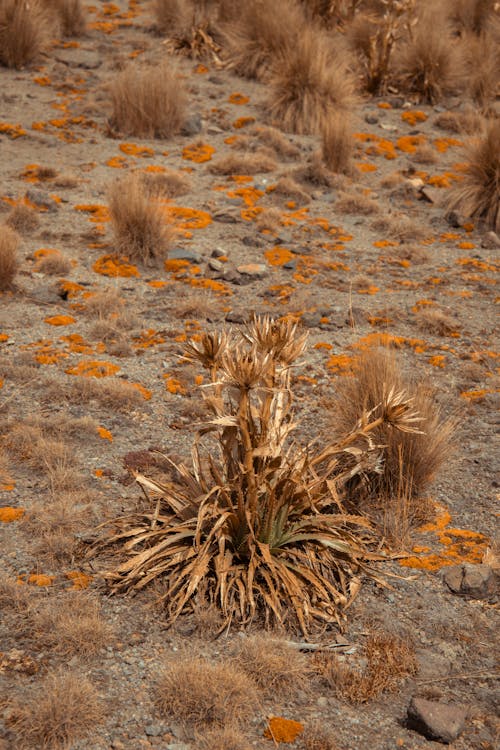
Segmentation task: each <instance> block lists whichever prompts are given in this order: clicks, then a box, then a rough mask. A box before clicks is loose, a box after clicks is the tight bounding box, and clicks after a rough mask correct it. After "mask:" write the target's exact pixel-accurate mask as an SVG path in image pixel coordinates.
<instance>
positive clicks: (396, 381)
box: [332, 349, 456, 505]
mask: <svg viewBox="0 0 500 750" xmlns="http://www.w3.org/2000/svg"><path fill="white" fill-rule="evenodd" d="M391 389H395V390H396V391H400V390H402V389H403V390H404V391H405V392H406V393H408V394H409V397H410V398H411V399H412V400H411V403H412V407H413V408H414V409H415V410H416V411H417V412H418V414H419V416H420V420H421V421H420V422H419V424H418V430H419V432H405V431H403V430H393V429H391V428H390V427H389V426H387V425H380V427H379V428H378V429H377V430H375V431H374V432H373V439H374V441H375V442H376V443H379V444H383V445H385V446H386V448H385V455H384V461H383V463H382V464H381V466H380V467H379V471H378V473H374V474H371V475H370V476H369V477H365V482H364V488H363V489H362V488H360V487H357V488H355V489H354V488H353V491H352V493H351V497H352V498H353V499H354V498H357V500H358V501H359V500H360V499H361V498H363V495H365V496H366V494H368V495H369V496H371V497H376V496H380V495H382V496H384V497H389V496H394V497H398V496H400V495H404V493H405V492H407V491H408V490H410V492H411V495H412V498H413V504H414V505H418V503H417V500H418V498H421V496H422V494H423V492H424V490H425V489H426V488H427V487H428V485H429V484H430V483H431V482H432V480H433V479H434V477H435V475H436V473H437V472H438V470H439V468H440V467H441V466H442V465H443V463H444V462H445V461H446V459H447V458H449V456H450V453H451V450H452V438H453V436H454V432H455V429H456V422H455V420H454V419H452V418H445V417H444V416H443V414H442V410H441V408H440V406H439V405H438V404H437V403H436V401H435V394H434V392H433V390H432V389H431V388H430V387H428V386H426V385H424V384H422V383H420V384H416V385H415V384H413V383H412V382H411V380H409V379H408V378H406V377H404V376H403V374H402V373H401V371H400V370H399V368H398V366H397V363H396V359H395V357H394V355H393V354H392V353H391V352H388V351H386V350H384V349H378V350H377V349H374V350H369V351H367V352H365V353H364V354H363V355H361V356H360V357H359V358H358V360H357V362H356V365H355V368H354V377H352V378H343V379H342V380H339V382H338V384H337V391H336V395H335V398H334V400H333V403H332V419H333V424H332V426H333V428H334V429H335V430H338V431H339V434H342V432H343V431H345V430H346V429H348V428H349V425H352V424H353V423H355V422H356V420H358V419H359V418H360V414H361V413H362V411H364V410H370V409H373V408H376V406H377V404H380V403H381V401H383V400H384V398H385V394H386V393H387V391H388V390H391Z"/></svg>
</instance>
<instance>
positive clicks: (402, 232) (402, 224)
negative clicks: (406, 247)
mask: <svg viewBox="0 0 500 750" xmlns="http://www.w3.org/2000/svg"><path fill="white" fill-rule="evenodd" d="M370 226H371V228H372V229H373V230H374V231H375V232H380V234H382V235H383V236H384V237H389V238H390V239H391V240H399V242H412V241H413V242H415V241H418V240H423V239H425V238H426V237H427V236H428V231H426V230H425V229H424V228H423V227H422V226H421V225H420V224H419V223H418V222H417V221H413V220H412V219H411V218H409V217H408V216H405V215H404V214H401V213H393V214H387V215H385V216H379V217H378V218H376V219H375V220H374V221H372V223H371V225H370Z"/></svg>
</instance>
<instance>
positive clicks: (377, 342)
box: [351, 332, 427, 354]
mask: <svg viewBox="0 0 500 750" xmlns="http://www.w3.org/2000/svg"><path fill="white" fill-rule="evenodd" d="M379 346H381V347H384V348H389V347H391V348H395V349H400V348H401V347H402V346H409V347H410V348H412V349H413V350H414V351H415V352H417V354H421V353H422V352H424V351H425V350H426V348H427V347H426V344H425V341H423V340H422V339H410V338H406V337H405V336H394V335H392V334H391V333H381V332H374V333H368V334H367V335H366V336H362V337H361V338H360V339H358V341H356V342H354V344H351V347H352V348H353V349H360V350H361V351H366V350H367V349H371V348H372V347H379Z"/></svg>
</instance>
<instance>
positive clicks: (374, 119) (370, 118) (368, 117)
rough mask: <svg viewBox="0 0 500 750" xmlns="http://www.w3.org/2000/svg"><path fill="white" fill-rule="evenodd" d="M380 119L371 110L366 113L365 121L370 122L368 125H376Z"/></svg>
mask: <svg viewBox="0 0 500 750" xmlns="http://www.w3.org/2000/svg"><path fill="white" fill-rule="evenodd" d="M378 121H379V118H378V116H377V115H374V114H372V113H371V112H369V113H368V114H367V115H365V122H367V123H368V125H376V124H377V123H378Z"/></svg>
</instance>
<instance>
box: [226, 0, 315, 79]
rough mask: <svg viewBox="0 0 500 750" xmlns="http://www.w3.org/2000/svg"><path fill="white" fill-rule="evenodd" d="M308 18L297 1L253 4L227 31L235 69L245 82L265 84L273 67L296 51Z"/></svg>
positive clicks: (253, 1)
mask: <svg viewBox="0 0 500 750" xmlns="http://www.w3.org/2000/svg"><path fill="white" fill-rule="evenodd" d="M304 23H305V18H304V14H303V12H302V9H301V8H300V5H299V4H298V3H297V2H295V0H275V2H273V3H272V4H270V3H268V2H266V0H250V1H249V2H246V3H245V4H244V5H243V6H241V7H240V10H239V13H238V18H237V19H235V20H234V21H233V22H232V23H230V24H228V25H227V26H226V28H225V38H226V43H227V47H228V50H229V57H230V64H231V67H232V68H233V69H234V70H235V72H236V73H238V74H239V75H241V76H244V77H245V78H257V79H258V80H264V79H266V78H267V77H268V76H269V70H270V68H271V66H272V65H273V64H274V63H275V62H276V60H277V59H280V58H281V57H282V56H283V54H285V53H286V51H287V50H289V49H290V48H293V47H294V45H295V44H296V42H297V39H298V37H299V35H300V33H301V32H302V29H303V27H304Z"/></svg>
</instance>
